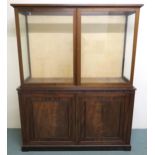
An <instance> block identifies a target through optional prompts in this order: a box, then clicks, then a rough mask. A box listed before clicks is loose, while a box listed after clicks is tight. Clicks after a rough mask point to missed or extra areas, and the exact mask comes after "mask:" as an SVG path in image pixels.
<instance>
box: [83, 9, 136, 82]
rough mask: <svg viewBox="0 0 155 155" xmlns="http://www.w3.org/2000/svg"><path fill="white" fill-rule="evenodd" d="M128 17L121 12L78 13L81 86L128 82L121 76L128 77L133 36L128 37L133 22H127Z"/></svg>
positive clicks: (127, 14)
mask: <svg viewBox="0 0 155 155" xmlns="http://www.w3.org/2000/svg"><path fill="white" fill-rule="evenodd" d="M128 16H129V13H125V12H124V13H120V12H119V13H118V14H117V12H115V13H110V12H103V13H101V12H100V13H96V14H95V13H94V15H93V14H92V13H91V14H86V13H85V14H82V16H81V83H125V82H127V81H128V80H130V78H128V80H127V78H125V77H124V76H123V75H126V74H127V73H129V74H130V70H129V68H130V67H131V60H132V59H131V56H132V44H133V36H132V37H131V36H130V37H128V33H129V31H130V28H131V27H134V21H132V22H131V21H130V20H129V19H128ZM132 16H133V15H132ZM128 23H130V24H128ZM128 25H132V26H130V27H129V26H128ZM132 35H133V34H132ZM129 41H130V43H127V46H126V42H129ZM128 46H130V48H129V47H128ZM126 53H128V55H129V56H128V57H125V65H124V56H125V55H126ZM129 57H130V62H128V60H127V59H128V58H129ZM123 70H125V71H123Z"/></svg>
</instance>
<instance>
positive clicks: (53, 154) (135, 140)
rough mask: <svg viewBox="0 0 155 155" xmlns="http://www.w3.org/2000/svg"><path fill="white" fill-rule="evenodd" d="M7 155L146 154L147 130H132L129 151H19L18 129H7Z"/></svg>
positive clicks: (19, 137) (19, 135) (19, 136)
mask: <svg viewBox="0 0 155 155" xmlns="http://www.w3.org/2000/svg"><path fill="white" fill-rule="evenodd" d="M7 138H8V139H7V143H8V144H7V149H8V150H7V155H146V154H147V131H146V130H145V129H135V130H132V143H131V145H132V150H131V151H29V152H22V151H21V148H20V146H21V134H20V129H8V136H7Z"/></svg>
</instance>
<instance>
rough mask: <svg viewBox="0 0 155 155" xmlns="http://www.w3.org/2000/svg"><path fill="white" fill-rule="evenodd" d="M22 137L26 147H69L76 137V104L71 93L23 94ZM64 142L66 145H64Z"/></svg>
mask: <svg viewBox="0 0 155 155" xmlns="http://www.w3.org/2000/svg"><path fill="white" fill-rule="evenodd" d="M20 104H21V105H20V106H21V110H22V111H23V119H24V120H25V121H24V120H23V126H26V128H24V127H23V136H24V141H25V142H27V143H28V144H30V143H31V144H34V145H35V144H39V145H44V144H46V145H48V144H49V145H57V144H59V145H63V144H65V145H68V144H70V145H71V144H73V143H74V137H75V133H74V132H75V129H74V127H75V125H74V123H75V120H74V118H75V116H74V115H75V102H74V95H73V94H67V93H64V94H60V93H49V94H46V93H43V94H32V95H24V96H23V97H22V102H21V103H20ZM64 142H65V143H64Z"/></svg>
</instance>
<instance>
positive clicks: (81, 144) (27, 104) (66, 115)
mask: <svg viewBox="0 0 155 155" xmlns="http://www.w3.org/2000/svg"><path fill="white" fill-rule="evenodd" d="M75 89H76V88H73V89H72V90H71V89H67V88H66V89H65V90H64V89H63V90H61V88H59V89H57V90H52V89H46V90H45V89H43V88H33V89H32V88H20V89H18V94H19V105H20V115H21V126H22V140H23V147H22V150H23V151H27V150H130V149H131V146H130V136H131V124H132V112H133V104H134V93H135V89H134V88H115V89H110V88H107V89H105V88H104V89H98V90H97V89H92V88H91V89H90V90H89V89H88V88H87V89H86V90H84V88H83V89H81V90H80V89H78V90H75Z"/></svg>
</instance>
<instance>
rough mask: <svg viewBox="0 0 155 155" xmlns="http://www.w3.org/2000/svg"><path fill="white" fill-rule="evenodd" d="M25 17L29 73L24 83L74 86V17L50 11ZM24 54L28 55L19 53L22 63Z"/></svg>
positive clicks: (26, 14)
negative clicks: (69, 84)
mask: <svg viewBox="0 0 155 155" xmlns="http://www.w3.org/2000/svg"><path fill="white" fill-rule="evenodd" d="M25 17H26V19H27V29H28V40H29V42H28V46H29V57H30V69H31V75H30V77H29V78H28V79H27V80H26V82H28V83H40V82H41V83H73V15H72V14H71V13H68V14H66V13H64V12H62V13H60V12H53V11H52V12H50V13H49V12H47V13H46V12H43V14H42V12H40V14H39V13H38V12H37V13H34V12H32V13H31V12H29V13H25ZM20 27H22V25H21V24H20ZM23 53H27V51H24V50H22V58H23V60H24V59H25V55H24V54H23ZM27 65H28V64H23V67H24V68H26V67H27Z"/></svg>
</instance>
